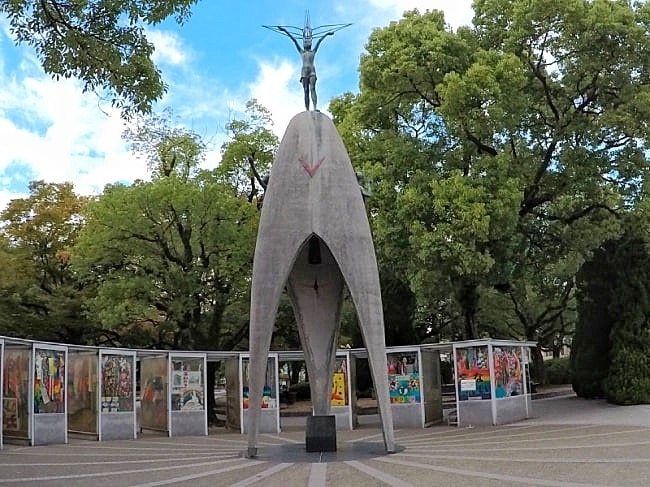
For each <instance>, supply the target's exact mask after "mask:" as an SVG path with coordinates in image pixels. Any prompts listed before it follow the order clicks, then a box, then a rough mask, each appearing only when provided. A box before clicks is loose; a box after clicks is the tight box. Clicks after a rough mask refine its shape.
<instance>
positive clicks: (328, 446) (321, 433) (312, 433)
mask: <svg viewBox="0 0 650 487" xmlns="http://www.w3.org/2000/svg"><path fill="white" fill-rule="evenodd" d="M305 443H306V446H307V451H308V452H324V451H325V452H335V451H336V416H334V415H333V414H332V415H330V416H308V417H307V432H306V435H305Z"/></svg>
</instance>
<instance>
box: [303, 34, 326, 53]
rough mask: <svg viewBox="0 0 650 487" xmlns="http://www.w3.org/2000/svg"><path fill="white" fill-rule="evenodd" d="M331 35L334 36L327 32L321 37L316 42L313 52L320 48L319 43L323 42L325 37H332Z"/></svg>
mask: <svg viewBox="0 0 650 487" xmlns="http://www.w3.org/2000/svg"><path fill="white" fill-rule="evenodd" d="M333 35H334V32H328V33H327V34H325V35H324V36H323V37H321V38H320V39H318V42H317V43H316V47H314V52H316V51H318V48H319V47H320V43H321V42H323V41H324V40H325V38H326V37H327V36H333ZM294 42H295V41H294Z"/></svg>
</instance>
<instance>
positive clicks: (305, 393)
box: [289, 382, 311, 401]
mask: <svg viewBox="0 0 650 487" xmlns="http://www.w3.org/2000/svg"><path fill="white" fill-rule="evenodd" d="M289 392H295V393H296V399H297V400H298V401H309V400H310V399H311V391H310V389H309V382H298V383H297V384H294V385H292V386H291V387H289Z"/></svg>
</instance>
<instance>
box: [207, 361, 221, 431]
mask: <svg viewBox="0 0 650 487" xmlns="http://www.w3.org/2000/svg"><path fill="white" fill-rule="evenodd" d="M217 365H218V363H217V362H208V366H207V376H208V381H207V384H206V389H205V395H206V399H207V401H206V402H205V403H206V406H207V408H208V424H209V425H213V424H216V422H217V401H216V400H215V399H214V388H215V386H216V380H217Z"/></svg>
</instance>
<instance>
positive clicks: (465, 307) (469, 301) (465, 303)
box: [456, 282, 479, 340]
mask: <svg viewBox="0 0 650 487" xmlns="http://www.w3.org/2000/svg"><path fill="white" fill-rule="evenodd" d="M456 299H457V301H458V304H459V305H460V307H461V309H462V313H463V319H464V325H465V326H464V329H463V339H464V340H474V339H476V338H479V334H478V328H477V326H476V312H477V310H478V299H479V293H478V285H477V284H476V283H474V282H462V283H461V284H460V285H459V287H458V289H457V291H456Z"/></svg>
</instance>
